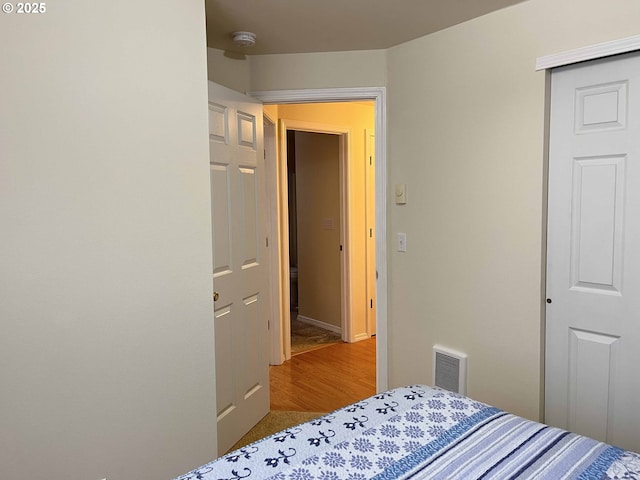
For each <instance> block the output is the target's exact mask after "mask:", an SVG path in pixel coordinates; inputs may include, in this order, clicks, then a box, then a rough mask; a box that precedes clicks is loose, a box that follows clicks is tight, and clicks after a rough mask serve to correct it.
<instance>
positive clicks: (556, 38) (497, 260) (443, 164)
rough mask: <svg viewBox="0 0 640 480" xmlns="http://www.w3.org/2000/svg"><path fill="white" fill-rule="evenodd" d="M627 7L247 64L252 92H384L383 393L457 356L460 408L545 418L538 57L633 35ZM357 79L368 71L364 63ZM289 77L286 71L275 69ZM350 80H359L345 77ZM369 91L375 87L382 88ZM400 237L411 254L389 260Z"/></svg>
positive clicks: (526, 11)
mask: <svg viewBox="0 0 640 480" xmlns="http://www.w3.org/2000/svg"><path fill="white" fill-rule="evenodd" d="M639 20H640V2H637V1H636V0H613V1H609V2H601V1H600V0H563V1H562V2H557V1H555V0H529V1H527V2H523V3H521V4H518V5H516V6H514V7H511V8H508V9H505V10H502V11H499V12H495V13H492V14H489V15H486V16H484V17H481V18H479V19H476V20H474V21H471V22H466V23H463V24H460V25H458V26H455V27H452V28H450V29H447V30H445V31H442V32H439V33H436V34H433V35H429V36H427V37H423V38H420V39H418V40H415V41H413V42H409V43H406V44H403V45H400V46H397V47H395V48H392V49H390V50H388V51H387V52H386V54H384V55H382V54H380V56H381V57H383V58H380V59H379V62H383V63H384V62H386V72H387V73H386V75H379V74H378V75H376V73H378V70H377V68H378V65H379V62H373V63H372V64H371V65H370V67H371V68H374V72H373V73H374V75H371V76H369V74H365V73H364V72H365V70H366V66H365V65H363V64H362V63H360V62H358V61H356V62H354V63H353V65H351V66H347V67H346V68H345V69H344V70H343V71H339V70H337V69H332V68H325V67H326V66H327V63H326V62H325V61H328V60H332V62H330V63H329V65H334V64H335V62H334V61H333V60H334V59H336V58H339V57H336V56H335V55H337V54H326V56H325V57H323V58H322V59H321V61H320V62H318V63H317V64H316V62H315V61H316V58H315V55H295V56H291V55H280V56H278V55H271V56H264V57H259V58H257V57H256V58H252V69H251V88H252V90H270V89H274V90H277V89H288V88H324V87H351V86H376V85H386V86H387V93H388V98H387V101H388V103H387V106H388V116H387V121H388V152H387V155H388V156H387V162H388V169H389V170H388V177H389V178H388V184H389V185H390V186H392V185H394V184H395V183H407V184H408V185H409V203H408V204H407V205H405V206H396V205H394V204H393V203H392V202H391V200H390V201H389V204H388V234H389V238H388V242H389V244H388V250H389V252H390V253H389V259H388V261H389V265H388V267H389V279H388V280H389V282H388V285H389V307H388V335H389V372H390V382H389V383H390V386H396V385H400V384H405V383H413V382H427V383H429V382H431V346H432V345H433V344H434V343H442V344H444V345H448V346H450V347H453V348H456V349H458V350H462V351H465V352H467V353H468V354H469V394H471V395H472V396H475V397H477V398H478V399H480V400H485V401H488V402H491V403H493V404H495V405H497V406H499V407H502V408H505V409H509V410H512V411H514V412H515V413H518V414H521V415H524V416H526V417H530V418H534V419H538V418H540V417H541V414H542V403H541V394H542V375H543V371H542V347H543V345H542V342H541V338H542V337H541V327H542V315H543V304H542V301H543V289H542V284H543V246H544V238H543V237H544V221H545V220H544V208H545V207H544V202H545V196H544V175H545V170H544V124H545V82H546V77H545V73H544V72H535V71H534V65H535V60H536V58H537V57H539V56H543V55H547V54H551V53H556V52H561V51H564V50H568V49H572V48H576V47H580V46H585V45H591V44H595V43H600V42H603V41H608V40H615V39H618V38H623V37H628V36H632V35H637V34H639V33H640V27H639V26H638V25H639ZM365 63H366V62H365ZM284 66H286V68H284ZM360 69H362V71H363V74H362V75H361V74H360V73H359V72H358V70H360ZM380 82H382V83H380ZM398 231H404V232H407V235H408V252H407V253H404V254H401V253H398V252H395V233H396V232H398Z"/></svg>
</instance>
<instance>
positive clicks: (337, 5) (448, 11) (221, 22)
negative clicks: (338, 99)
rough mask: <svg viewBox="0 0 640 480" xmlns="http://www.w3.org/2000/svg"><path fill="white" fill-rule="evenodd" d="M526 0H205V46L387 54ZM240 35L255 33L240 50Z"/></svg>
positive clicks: (268, 51) (229, 50) (256, 50)
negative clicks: (379, 51)
mask: <svg viewBox="0 0 640 480" xmlns="http://www.w3.org/2000/svg"><path fill="white" fill-rule="evenodd" d="M522 1H524V0H205V5H206V11H207V45H208V46H209V47H211V48H217V49H220V50H225V51H226V52H227V53H236V54H247V55H264V54H275V53H310V52H337V51H346V50H377V49H386V48H389V47H392V46H394V45H398V44H400V43H403V42H406V41H409V40H413V39H415V38H418V37H422V36H424V35H427V34H429V33H433V32H436V31H438V30H442V29H445V28H447V27H450V26H452V25H456V24H458V23H462V22H465V21H467V20H470V19H472V18H475V17H479V16H481V15H485V14H487V13H490V12H493V11H495V10H499V9H501V8H505V7H508V6H511V5H514V4H516V3H520V2H522ZM236 31H250V32H253V33H255V34H256V36H257V41H256V45H255V46H253V47H238V46H235V45H234V44H233V42H232V40H231V34H232V33H233V32H236Z"/></svg>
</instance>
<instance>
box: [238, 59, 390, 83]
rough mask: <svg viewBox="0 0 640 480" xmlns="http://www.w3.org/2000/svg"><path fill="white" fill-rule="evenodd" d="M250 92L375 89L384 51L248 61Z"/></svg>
mask: <svg viewBox="0 0 640 480" xmlns="http://www.w3.org/2000/svg"><path fill="white" fill-rule="evenodd" d="M250 69H251V91H261V90H288V89H300V88H332V87H362V86H367V87H377V86H383V85H385V84H386V83H387V82H386V74H387V72H386V51H385V50H363V51H354V52H330V53H310V54H297V53H293V54H287V55H255V56H251V57H250Z"/></svg>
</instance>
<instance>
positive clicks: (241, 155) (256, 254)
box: [209, 82, 269, 454]
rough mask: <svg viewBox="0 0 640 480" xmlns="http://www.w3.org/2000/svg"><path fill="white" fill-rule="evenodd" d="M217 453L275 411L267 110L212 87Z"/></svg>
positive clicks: (211, 168) (231, 93)
mask: <svg viewBox="0 0 640 480" xmlns="http://www.w3.org/2000/svg"><path fill="white" fill-rule="evenodd" d="M209 150H210V153H209V155H210V157H209V166H210V179H211V215H212V225H213V245H212V248H213V272H212V273H213V292H214V294H213V297H214V322H215V327H214V333H215V352H216V360H215V361H216V397H217V414H218V453H219V454H223V453H225V452H226V451H228V450H229V448H230V447H231V446H233V444H234V443H235V442H236V441H238V440H239V439H240V438H241V437H242V436H243V435H244V434H245V433H246V432H247V431H249V430H250V429H251V427H253V426H254V425H255V424H256V423H257V422H258V421H260V419H261V418H262V417H264V416H265V415H266V414H267V413H268V412H269V335H268V312H269V293H268V288H269V287H268V280H267V278H268V277H267V273H268V272H267V261H268V259H267V246H266V222H265V211H264V209H265V206H266V204H267V202H266V191H265V181H264V178H263V177H264V149H263V112H262V104H261V103H260V102H259V101H257V100H255V99H252V98H250V97H247V96H245V95H242V94H240V93H238V92H235V91H233V90H230V89H228V88H226V87H222V86H220V85H217V84H215V83H213V82H209Z"/></svg>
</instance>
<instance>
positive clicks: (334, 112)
mask: <svg viewBox="0 0 640 480" xmlns="http://www.w3.org/2000/svg"><path fill="white" fill-rule="evenodd" d="M271 108H272V106H267V107H266V109H265V110H266V111H271V110H269V109H271ZM277 116H278V117H279V118H281V119H285V120H295V121H301V122H302V121H304V122H311V123H315V124H323V125H336V126H339V127H347V128H348V129H349V130H350V133H351V150H350V154H351V163H350V165H349V175H348V177H349V180H348V188H349V222H350V224H349V228H350V231H351V232H352V233H351V249H350V261H351V271H352V274H351V278H350V284H351V298H352V302H351V318H352V324H353V331H352V336H353V337H358V338H364V337H366V333H367V325H366V309H367V306H368V303H369V300H368V299H367V292H366V284H365V277H364V272H365V271H366V261H367V258H366V245H365V241H366V237H365V234H366V225H365V211H366V210H365V207H366V200H367V198H366V197H365V194H366V192H365V185H364V179H365V168H366V166H367V165H366V159H365V131H366V130H367V129H369V130H371V131H373V130H374V105H373V102H342V103H314V104H298V105H296V104H293V105H279V106H278V108H277ZM373 193H374V192H370V198H369V201H370V202H375V198H374V195H373Z"/></svg>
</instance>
